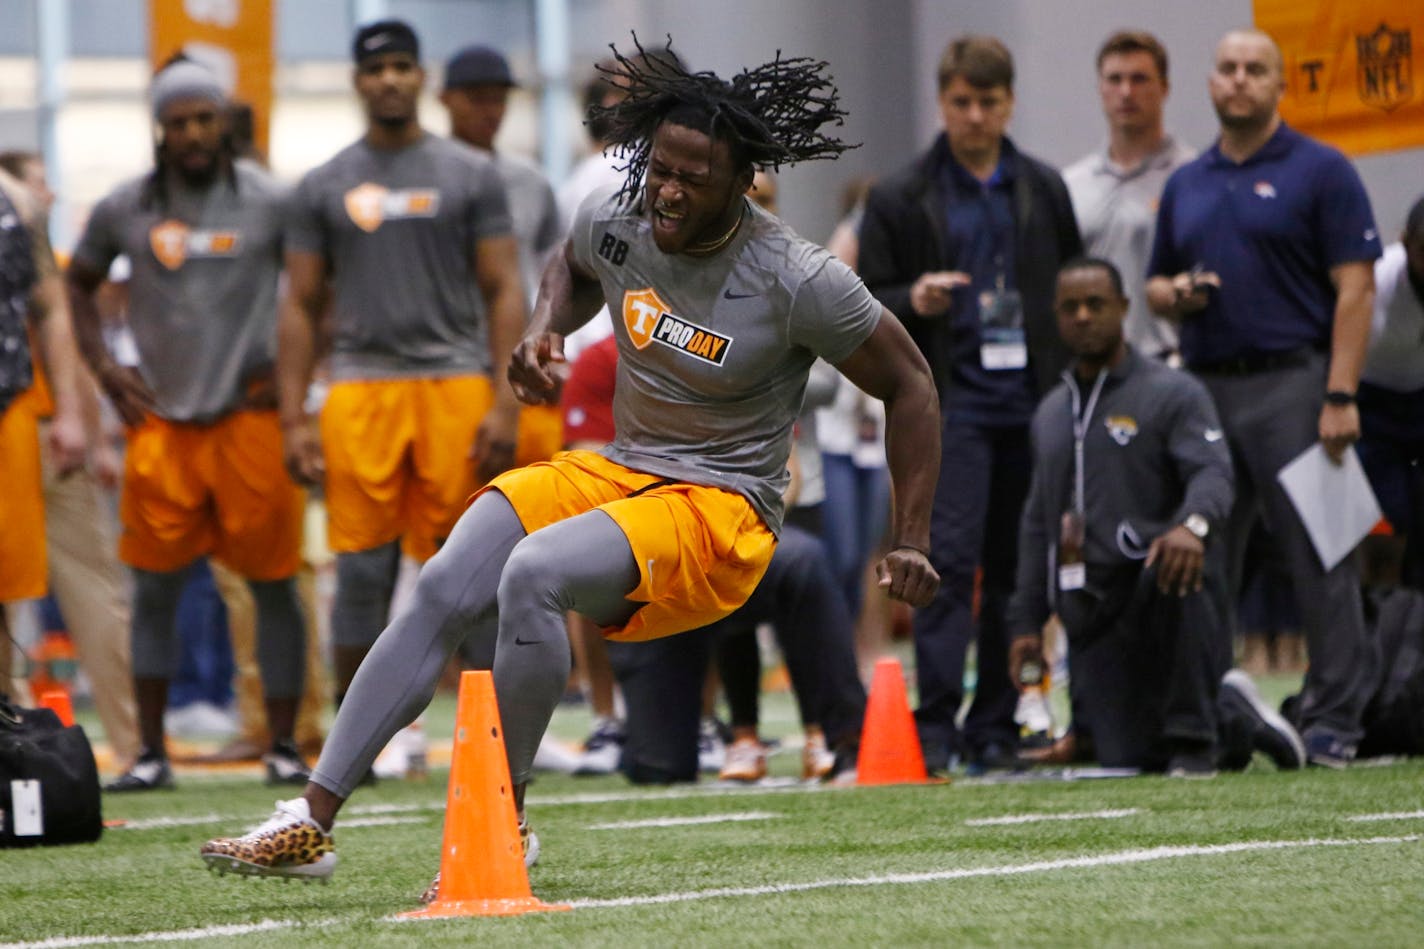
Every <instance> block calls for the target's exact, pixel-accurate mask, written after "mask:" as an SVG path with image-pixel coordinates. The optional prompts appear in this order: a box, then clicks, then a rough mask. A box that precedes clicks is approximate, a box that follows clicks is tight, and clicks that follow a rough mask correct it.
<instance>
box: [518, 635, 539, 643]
mask: <svg viewBox="0 0 1424 949" xmlns="http://www.w3.org/2000/svg"><path fill="white" fill-rule="evenodd" d="M543 641H544V640H542V639H520V638H519V636H518V635H515V637H514V645H516V646H537V645H539V644H540V643H542V642H543Z"/></svg>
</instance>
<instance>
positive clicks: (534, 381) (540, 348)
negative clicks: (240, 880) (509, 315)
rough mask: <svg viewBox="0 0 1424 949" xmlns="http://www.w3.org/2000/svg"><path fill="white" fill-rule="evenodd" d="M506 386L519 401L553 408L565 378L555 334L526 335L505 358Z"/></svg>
mask: <svg viewBox="0 0 1424 949" xmlns="http://www.w3.org/2000/svg"><path fill="white" fill-rule="evenodd" d="M508 375H509V384H510V386H511V387H513V389H514V394H515V395H516V396H517V397H518V398H519V401H521V402H526V403H528V404H529V405H557V404H558V402H559V393H560V392H561V391H563V387H564V380H565V379H567V378H568V376H569V365H568V361H567V360H566V359H565V358H564V337H563V336H561V335H559V334H558V333H538V334H535V335H533V336H526V337H524V338H523V339H521V340H520V341H519V344H518V345H517V346H515V347H514V353H513V354H512V355H511V356H510V359H509V374H508Z"/></svg>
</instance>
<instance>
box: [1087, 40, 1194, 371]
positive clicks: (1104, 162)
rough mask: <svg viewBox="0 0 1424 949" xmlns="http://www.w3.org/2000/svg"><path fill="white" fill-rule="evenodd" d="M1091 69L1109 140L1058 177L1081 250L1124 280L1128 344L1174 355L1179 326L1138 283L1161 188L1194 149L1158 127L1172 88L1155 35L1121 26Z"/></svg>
mask: <svg viewBox="0 0 1424 949" xmlns="http://www.w3.org/2000/svg"><path fill="white" fill-rule="evenodd" d="M1097 67H1098V97H1099V98H1100V99H1101V101H1102V105H1103V116H1104V118H1106V119H1107V123H1108V140H1107V144H1106V145H1104V146H1103V147H1102V148H1100V149H1098V151H1096V152H1093V153H1092V154H1089V155H1086V156H1084V157H1083V158H1082V159H1080V160H1078V161H1077V162H1074V163H1073V164H1072V165H1070V166H1069V167H1068V169H1067V170H1066V171H1064V172H1063V182H1064V183H1065V184H1066V185H1067V186H1068V194H1069V196H1070V197H1071V198H1072V199H1073V213H1074V214H1075V215H1076V217H1077V219H1078V227H1079V229H1080V230H1081V231H1082V234H1083V244H1084V245H1085V249H1086V251H1087V252H1088V253H1089V254H1092V255H1093V256H1095V257H1102V258H1104V259H1106V260H1110V261H1112V262H1113V264H1114V265H1116V266H1117V268H1118V272H1119V273H1121V274H1123V275H1124V277H1123V279H1125V280H1126V281H1127V288H1128V304H1127V305H1128V310H1127V323H1126V327H1125V332H1126V334H1127V341H1128V342H1129V343H1131V344H1132V347H1133V349H1135V350H1137V352H1138V353H1139V354H1141V355H1144V356H1147V357H1148V358H1151V359H1162V360H1175V359H1176V356H1177V328H1176V326H1174V325H1173V324H1172V321H1171V320H1168V319H1166V318H1165V317H1161V316H1158V315H1157V314H1155V313H1153V312H1152V308H1151V307H1150V306H1148V305H1147V294H1146V292H1145V291H1144V289H1143V287H1144V284H1145V283H1146V280H1147V260H1148V258H1149V257H1150V256H1151V254H1152V232H1153V228H1155V227H1156V224H1157V202H1158V200H1159V199H1160V198H1161V196H1162V187H1163V185H1165V184H1166V183H1167V177H1168V176H1169V175H1170V174H1171V173H1172V172H1173V171H1175V170H1176V169H1178V168H1180V167H1181V166H1182V165H1185V164H1186V163H1187V162H1189V161H1191V160H1192V158H1194V157H1195V156H1196V152H1195V151H1193V150H1192V149H1190V148H1188V147H1187V146H1186V145H1184V144H1182V143H1181V142H1179V141H1177V140H1176V139H1175V138H1173V137H1172V136H1171V135H1170V134H1168V132H1167V130H1166V128H1165V127H1164V126H1163V123H1162V109H1163V107H1164V106H1165V105H1166V103H1167V93H1168V92H1169V91H1170V89H1171V86H1170V85H1169V83H1168V81H1167V50H1166V48H1165V47H1164V46H1163V45H1162V43H1161V42H1160V41H1159V40H1158V39H1157V37H1155V36H1153V35H1152V34H1151V33H1147V32H1144V31H1141V30H1119V31H1118V32H1116V33H1113V34H1112V35H1111V36H1109V37H1108V38H1107V39H1106V40H1105V41H1104V42H1103V45H1102V46H1101V47H1100V48H1099V49H1098V59H1097Z"/></svg>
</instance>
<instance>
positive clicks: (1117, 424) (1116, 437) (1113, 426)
mask: <svg viewBox="0 0 1424 949" xmlns="http://www.w3.org/2000/svg"><path fill="white" fill-rule="evenodd" d="M1104 424H1106V425H1107V427H1108V435H1110V436H1111V437H1112V440H1113V441H1115V442H1117V443H1118V444H1119V445H1122V446H1124V447H1126V446H1127V443H1128V442H1130V441H1132V440H1133V439H1134V438H1136V437H1137V419H1135V418H1133V417H1132V416H1131V415H1109V416H1108V418H1107V422H1106V423H1104Z"/></svg>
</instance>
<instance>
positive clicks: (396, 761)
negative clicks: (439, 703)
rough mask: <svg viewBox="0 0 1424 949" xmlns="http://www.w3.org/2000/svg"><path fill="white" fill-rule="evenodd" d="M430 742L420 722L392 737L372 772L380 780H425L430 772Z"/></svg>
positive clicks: (373, 766)
mask: <svg viewBox="0 0 1424 949" xmlns="http://www.w3.org/2000/svg"><path fill="white" fill-rule="evenodd" d="M429 754H430V742H429V741H428V740H427V739H426V737H425V728H424V726H422V725H421V724H420V720H419V719H417V720H416V721H413V722H411V723H410V724H409V725H407V726H406V727H404V728H402V729H401V730H400V731H398V732H396V733H395V734H394V735H392V736H391V740H390V741H389V742H387V743H386V747H385V750H384V751H382V752H381V754H380V756H379V757H377V758H376V763H375V764H374V765H372V766H371V770H372V771H374V772H376V777H378V778H423V777H425V775H426V774H427V773H428V772H429Z"/></svg>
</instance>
